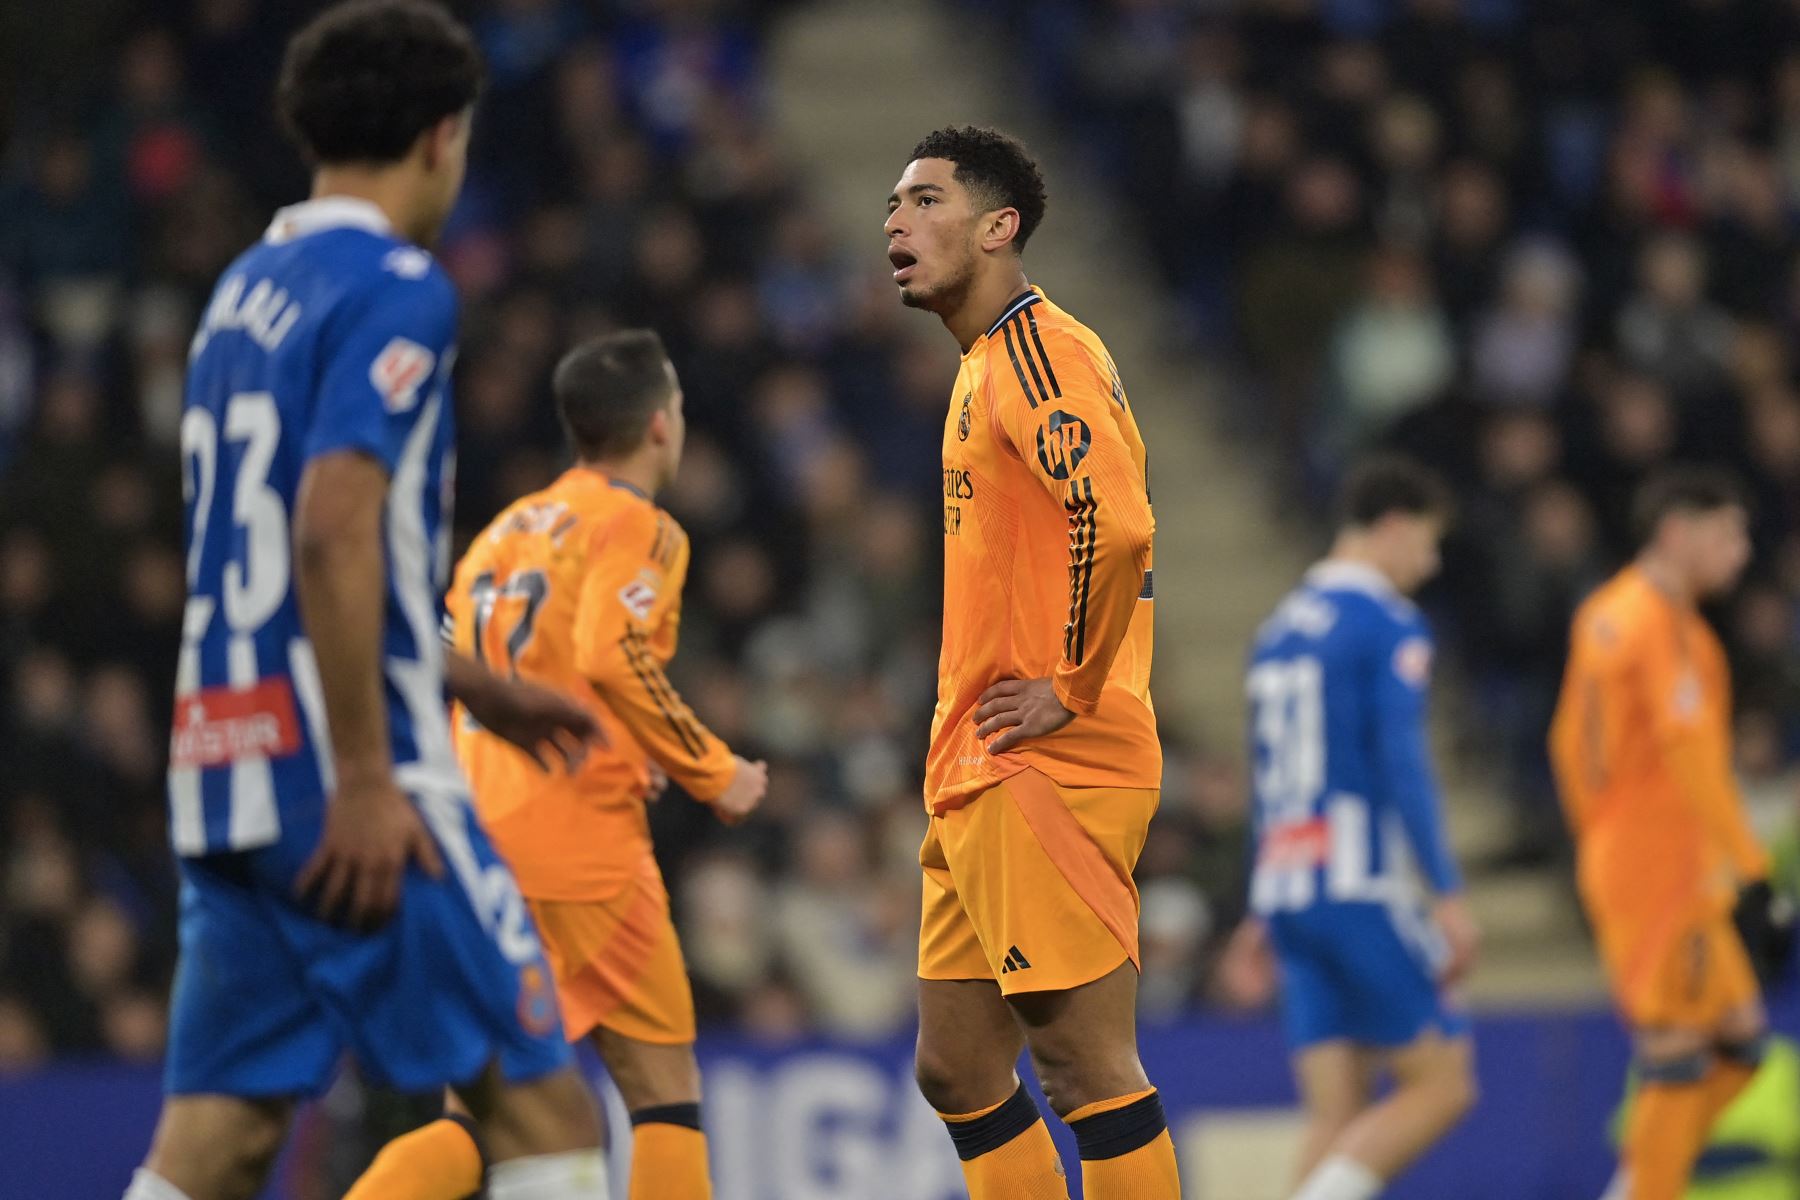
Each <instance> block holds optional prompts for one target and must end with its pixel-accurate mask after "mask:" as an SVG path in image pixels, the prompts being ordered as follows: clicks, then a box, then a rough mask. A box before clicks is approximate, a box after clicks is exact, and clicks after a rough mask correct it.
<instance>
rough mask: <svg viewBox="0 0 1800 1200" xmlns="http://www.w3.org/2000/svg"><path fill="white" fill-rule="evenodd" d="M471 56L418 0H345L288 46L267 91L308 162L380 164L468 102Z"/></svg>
mask: <svg viewBox="0 0 1800 1200" xmlns="http://www.w3.org/2000/svg"><path fill="white" fill-rule="evenodd" d="M481 84H482V65H481V54H480V52H479V51H477V50H476V48H475V42H474V39H472V38H471V37H470V36H469V31H468V30H467V29H465V28H463V26H462V24H461V23H460V22H459V21H457V20H456V18H455V17H453V16H451V15H450V14H449V12H447V11H446V10H445V9H443V8H441V7H440V6H438V5H437V4H433V3H428V2H427V0H351V2H350V3H347V4H340V5H338V6H336V7H334V8H331V9H328V10H326V11H325V12H324V13H322V14H321V15H320V16H318V17H317V18H315V19H314V20H313V21H312V22H311V23H310V24H308V25H307V26H306V27H305V28H304V29H302V30H301V31H300V32H299V33H297V34H295V35H294V40H293V41H292V42H290V43H288V48H287V54H286V56H285V58H284V59H283V60H282V64H281V79H280V82H279V83H277V84H276V87H275V104H276V107H277V108H278V109H279V110H280V113H281V120H282V124H283V125H285V126H286V127H287V130H288V133H289V134H290V135H291V136H292V137H293V139H294V141H295V142H296V143H297V144H298V145H299V147H300V149H301V150H302V151H303V152H304V153H305V154H306V156H307V158H308V159H310V160H311V161H312V162H313V163H314V164H321V163H388V162H394V161H397V160H398V159H401V158H404V157H405V156H406V152H407V151H408V150H410V149H411V148H412V145H413V143H414V142H415V141H417V140H418V137H419V135H420V134H421V133H424V132H425V131H426V130H427V129H430V128H431V127H432V126H433V125H435V124H437V123H438V122H439V121H441V120H443V119H444V118H445V117H448V116H452V115H454V114H456V113H459V112H461V111H462V110H463V109H465V108H468V107H469V106H470V105H472V104H474V103H475V99H476V97H477V96H479V95H480V94H481Z"/></svg>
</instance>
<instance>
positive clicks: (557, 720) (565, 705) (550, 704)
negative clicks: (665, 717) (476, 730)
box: [463, 676, 606, 771]
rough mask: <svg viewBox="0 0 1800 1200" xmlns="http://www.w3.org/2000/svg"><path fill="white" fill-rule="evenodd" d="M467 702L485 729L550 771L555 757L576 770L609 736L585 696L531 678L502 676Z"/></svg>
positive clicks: (473, 714) (566, 766)
mask: <svg viewBox="0 0 1800 1200" xmlns="http://www.w3.org/2000/svg"><path fill="white" fill-rule="evenodd" d="M463 703H464V704H465V705H467V706H468V709H469V715H471V716H473V717H474V718H475V719H476V720H477V721H479V722H480V723H481V725H482V727H483V728H484V729H487V730H488V731H489V732H491V733H493V734H495V735H496V736H499V737H502V738H505V739H506V740H507V741H509V742H511V743H512V744H513V745H515V746H517V747H518V748H519V749H521V750H523V751H524V752H525V753H526V754H528V755H530V756H531V760H532V761H533V762H535V763H537V765H538V766H539V767H540V768H541V769H543V770H545V771H548V770H549V769H550V765H551V761H552V759H555V760H559V761H560V762H561V763H562V765H563V766H564V767H565V768H567V769H568V770H570V771H573V770H575V769H576V768H577V767H579V766H580V765H581V762H582V759H584V758H585V757H586V756H587V748H588V746H589V745H594V744H601V745H604V744H605V741H606V736H605V734H604V733H603V732H602V731H601V729H600V723H599V722H598V721H596V720H595V719H594V714H593V713H591V712H589V711H588V710H587V708H585V707H584V706H583V705H582V704H581V703H580V701H578V700H576V699H575V698H574V697H572V696H565V695H564V694H563V693H561V692H559V691H555V690H553V689H551V688H547V687H541V686H539V685H538V684H535V683H532V682H530V681H528V680H524V679H501V678H499V677H497V676H496V677H495V679H494V681H493V684H492V685H491V686H489V687H486V688H483V689H482V692H481V694H480V695H479V696H475V697H470V698H469V699H466V700H464V701H463Z"/></svg>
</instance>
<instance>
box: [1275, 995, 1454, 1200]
mask: <svg viewBox="0 0 1800 1200" xmlns="http://www.w3.org/2000/svg"><path fill="white" fill-rule="evenodd" d="M1301 1057H1302V1058H1304V1057H1305V1056H1304V1055H1303V1056H1301ZM1383 1065H1385V1066H1386V1068H1387V1069H1388V1070H1389V1071H1390V1072H1391V1073H1392V1074H1393V1076H1394V1090H1393V1091H1392V1092H1391V1093H1389V1094H1388V1096H1387V1097H1386V1098H1385V1099H1383V1100H1381V1101H1379V1102H1378V1103H1376V1104H1374V1105H1373V1106H1370V1107H1368V1108H1366V1109H1364V1110H1363V1111H1362V1112H1361V1113H1360V1114H1359V1115H1357V1116H1356V1117H1355V1118H1354V1119H1352V1120H1351V1121H1350V1122H1349V1124H1347V1125H1346V1126H1345V1127H1344V1128H1343V1131H1342V1132H1341V1133H1340V1134H1339V1135H1338V1137H1337V1139H1336V1140H1335V1141H1334V1142H1333V1143H1332V1144H1331V1145H1330V1146H1329V1147H1328V1148H1327V1151H1326V1154H1325V1157H1324V1158H1323V1160H1322V1161H1321V1162H1320V1163H1319V1165H1318V1166H1317V1167H1316V1168H1314V1169H1313V1170H1312V1171H1311V1172H1310V1173H1309V1174H1308V1175H1307V1177H1306V1179H1305V1181H1304V1182H1303V1183H1302V1184H1301V1185H1300V1188H1299V1190H1298V1191H1297V1192H1295V1193H1294V1197H1295V1200H1372V1198H1373V1197H1374V1196H1376V1195H1378V1194H1379V1193H1380V1191H1381V1188H1382V1187H1383V1186H1384V1184H1385V1182H1386V1181H1387V1180H1390V1179H1392V1178H1393V1177H1394V1176H1395V1175H1398V1174H1399V1173H1400V1172H1401V1171H1403V1170H1404V1169H1406V1167H1407V1166H1409V1165H1411V1163H1412V1162H1413V1161H1414V1160H1415V1159H1417V1158H1418V1157H1419V1156H1420V1155H1421V1154H1423V1153H1425V1151H1426V1150H1428V1149H1430V1148H1431V1146H1432V1145H1433V1144H1434V1143H1436V1142H1437V1141H1438V1139H1439V1138H1441V1137H1443V1136H1444V1135H1445V1134H1446V1133H1448V1132H1449V1131H1450V1130H1451V1129H1452V1128H1454V1127H1455V1125H1456V1123H1457V1122H1458V1121H1460V1120H1462V1118H1463V1117H1464V1115H1466V1114H1467V1113H1468V1111H1469V1109H1471V1108H1473V1107H1474V1105H1475V1095H1476V1089H1475V1068H1474V1051H1473V1047H1472V1046H1471V1045H1470V1044H1469V1040H1468V1039H1467V1038H1447V1037H1445V1036H1443V1035H1442V1034H1441V1033H1438V1032H1437V1031H1435V1030H1433V1031H1430V1032H1428V1033H1426V1034H1425V1035H1424V1036H1422V1037H1420V1038H1419V1039H1418V1040H1417V1041H1415V1042H1413V1043H1412V1044H1411V1045H1409V1046H1406V1047H1403V1048H1402V1049H1399V1050H1396V1051H1393V1052H1391V1053H1389V1054H1387V1055H1385V1056H1384V1062H1383Z"/></svg>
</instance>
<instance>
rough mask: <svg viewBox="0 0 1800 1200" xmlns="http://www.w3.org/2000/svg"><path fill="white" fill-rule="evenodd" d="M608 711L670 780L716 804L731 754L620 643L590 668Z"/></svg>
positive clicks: (643, 659)
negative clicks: (715, 800)
mask: <svg viewBox="0 0 1800 1200" xmlns="http://www.w3.org/2000/svg"><path fill="white" fill-rule="evenodd" d="M587 669H588V673H589V682H590V683H592V685H593V687H594V689H595V691H596V692H598V693H599V695H600V698H601V699H602V700H603V701H604V702H605V703H606V707H607V708H608V709H609V710H610V711H611V712H612V714H613V715H614V716H615V717H617V718H618V719H619V723H620V724H622V725H624V726H625V729H626V731H627V732H629V733H630V734H631V736H632V738H633V739H635V740H636V742H637V743H638V745H640V746H642V747H643V748H644V751H645V753H647V754H648V755H649V756H650V757H651V759H652V760H654V761H655V763H656V765H657V766H659V767H661V768H662V769H663V771H664V773H666V774H667V775H668V777H669V778H670V779H672V780H674V781H675V782H676V783H678V784H680V785H681V788H682V790H683V791H685V792H687V793H688V794H689V795H690V796H692V797H694V798H695V799H696V800H714V799H716V798H718V796H719V795H720V794H721V793H722V792H724V790H725V788H726V787H727V786H728V785H729V784H730V783H731V775H732V770H733V768H734V766H735V763H734V760H733V758H732V754H731V750H730V748H729V747H727V746H726V745H725V743H724V742H722V741H720V740H719V738H718V737H717V736H716V735H715V734H714V733H713V732H712V731H711V730H709V729H707V727H706V726H705V725H704V724H702V723H701V721H700V719H699V718H698V717H696V716H695V715H694V712H693V710H692V709H691V708H689V707H688V706H687V704H686V702H685V701H683V700H682V698H681V695H680V693H679V692H677V691H676V690H675V687H674V685H673V684H671V683H670V682H669V678H668V676H667V675H665V674H664V673H663V670H662V667H661V665H660V664H658V663H657V662H656V661H655V660H654V659H653V658H651V657H650V656H649V654H648V652H647V651H644V650H641V649H637V648H635V647H633V646H631V645H630V644H628V643H626V642H621V643H620V644H619V647H618V651H617V653H616V654H613V655H608V656H607V657H606V659H605V660H603V661H602V662H599V663H592V664H590V665H589V667H588V668H587Z"/></svg>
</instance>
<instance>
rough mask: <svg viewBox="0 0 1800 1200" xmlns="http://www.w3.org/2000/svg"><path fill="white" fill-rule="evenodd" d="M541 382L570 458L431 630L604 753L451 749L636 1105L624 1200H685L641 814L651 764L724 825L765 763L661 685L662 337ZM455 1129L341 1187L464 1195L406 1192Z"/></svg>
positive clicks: (493, 540) (699, 1179) (486, 739)
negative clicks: (576, 724)
mask: <svg viewBox="0 0 1800 1200" xmlns="http://www.w3.org/2000/svg"><path fill="white" fill-rule="evenodd" d="M553 389H554V391H555V393H556V401H557V406H558V409H559V411H560V413H561V416H562V420H563V425H564V428H565V429H566V430H567V431H568V435H569V439H570V441H571V443H572V444H573V446H574V449H575V454H576V460H577V461H576V464H575V466H573V467H571V468H570V469H569V470H568V471H567V472H565V473H564V474H563V475H562V477H561V478H559V479H558V480H557V481H556V482H555V483H553V484H551V485H550V486H549V487H547V488H545V489H544V490H543V491H540V492H534V493H532V494H531V495H529V496H526V497H524V498H523V499H521V500H518V501H516V502H514V503H513V504H512V505H511V506H510V507H509V508H507V509H506V510H505V511H504V512H502V513H501V514H500V515H499V516H498V517H496V518H494V520H493V522H492V523H491V524H490V525H489V526H488V527H487V529H486V530H484V531H483V532H482V534H481V535H480V536H479V537H478V538H476V540H475V542H474V543H473V544H472V545H471V546H470V548H469V551H468V553H467V554H466V555H465V556H464V557H463V560H462V562H461V563H460V564H459V565H458V567H457V571H456V580H455V583H454V584H453V585H452V587H451V590H450V595H449V601H448V603H449V611H448V613H447V614H446V617H445V621H446V625H447V628H448V630H449V631H450V633H451V636H452V637H453V639H454V645H455V647H456V648H457V649H458V650H460V651H462V652H464V653H466V654H468V655H470V656H471V657H474V658H478V659H480V660H482V661H483V662H485V663H486V664H487V665H488V666H489V668H490V669H492V670H493V671H495V672H496V673H499V674H502V675H511V676H513V677H515V678H519V677H522V678H526V679H530V680H534V681H536V682H538V683H541V684H544V685H548V686H550V687H553V688H555V689H557V690H558V691H560V692H563V693H565V694H568V695H575V696H585V697H587V698H588V700H589V702H590V704H591V706H592V709H593V713H594V716H595V717H596V718H597V719H598V721H599V722H600V725H601V728H602V730H603V732H604V734H605V736H606V745H605V746H604V747H601V748H596V749H595V750H592V751H590V752H589V754H588V755H587V757H586V759H585V760H584V761H583V762H582V763H581V765H580V766H579V767H578V768H577V769H576V770H575V771H574V772H572V773H569V774H562V773H556V774H552V773H547V772H546V771H545V770H544V768H543V767H542V766H540V765H539V764H538V763H537V762H535V761H533V759H532V758H531V757H530V756H528V755H526V754H524V753H523V752H521V751H519V750H517V749H515V748H513V747H512V746H511V745H510V744H509V743H506V742H504V741H502V740H501V739H499V738H498V737H496V736H495V735H494V734H492V733H489V732H488V731H487V730H485V729H483V728H481V726H479V725H478V724H476V723H475V722H474V721H473V720H472V719H471V718H470V717H469V715H468V713H467V712H466V711H464V710H460V709H459V711H458V712H457V714H456V722H455V724H456V749H457V755H458V757H459V758H460V759H461V760H462V764H463V768H464V770H466V771H467V772H468V775H469V780H470V783H471V784H472V785H473V788H474V792H475V803H476V808H477V809H478V810H479V812H480V816H481V821H482V826H483V828H485V829H486V831H487V833H488V836H489V837H490V838H491V839H492V840H493V842H494V844H495V846H496V847H498V848H499V850H500V853H501V855H502V856H503V857H504V858H505V859H506V860H507V862H508V864H509V865H510V866H511V867H512V868H513V872H514V874H515V875H516V876H517V878H518V880H519V890H520V891H521V892H522V893H523V894H524V896H525V898H526V903H527V904H528V906H529V907H530V909H531V915H532V917H533V919H534V920H535V921H536V923H537V928H538V931H539V933H540V934H541V935H542V937H543V941H544V946H545V949H546V950H547V951H548V953H549V958H550V965H551V971H552V973H553V974H554V976H555V984H556V995H557V998H558V1000H559V1002H560V1004H561V1008H562V1018H563V1025H564V1031H565V1032H566V1033H567V1034H568V1036H569V1039H570V1040H571V1041H576V1040H579V1039H581V1038H584V1037H591V1038H592V1039H593V1042H594V1045H595V1048H596V1049H598V1051H599V1052H600V1057H601V1059H602V1060H603V1061H604V1062H605V1063H606V1067H607V1071H608V1072H609V1073H610V1074H611V1075H612V1078H613V1082H614V1083H616V1084H617V1085H618V1088H619V1091H620V1093H621V1094H622V1095H623V1097H624V1100H625V1106H626V1108H627V1109H628V1110H629V1111H630V1113H631V1122H632V1129H633V1141H632V1164H631V1191H630V1196H631V1198H632V1200H702V1198H704V1197H708V1196H710V1195H711V1194H712V1191H711V1183H710V1181H709V1179H708V1175H707V1162H706V1141H705V1137H704V1135H703V1134H702V1133H701V1132H700V1071H699V1067H698V1065H697V1064H696V1062H695V1060H694V1048H693V1043H694V1003H693V996H692V994H691V992H690V991H689V987H688V980H687V973H686V968H685V967H684V965H683V963H682V958H681V947H680V944H679V943H678V942H677V940H676V935H675V926H674V923H673V921H672V920H671V919H670V915H669V897H668V892H667V891H666V890H665V889H664V886H663V879H662V874H661V872H660V871H659V870H658V869H657V865H656V859H655V857H654V856H653V854H652V850H651V842H650V829H649V823H648V820H647V818H646V814H645V801H646V799H647V798H648V797H649V796H651V795H652V792H653V787H654V786H656V785H654V784H653V782H652V775H653V774H654V773H655V772H657V771H659V770H660V771H662V772H666V773H667V776H668V778H670V779H673V780H674V781H675V782H676V783H678V784H680V785H681V786H682V787H683V788H685V789H686V790H687V791H688V792H689V793H690V794H692V795H693V796H694V797H696V798H697V799H699V800H702V801H705V802H707V803H709V804H711V805H712V806H713V808H714V809H715V810H716V811H717V813H718V815H719V816H720V817H721V818H722V819H724V820H726V821H731V822H735V821H738V820H741V819H743V817H744V816H746V815H747V814H748V813H749V812H750V811H751V810H752V809H754V808H755V807H756V805H757V804H758V802H759V801H760V800H761V799H762V796H763V792H764V790H765V789H766V787H767V783H768V775H767V769H766V768H765V766H764V765H763V764H762V763H760V762H757V763H752V762H746V761H745V760H744V759H742V758H738V757H736V756H734V755H733V754H732V752H731V750H730V749H729V748H728V747H727V746H726V745H725V743H723V742H722V741H720V740H719V739H718V738H717V737H715V736H714V735H713V734H712V733H711V732H709V731H708V730H707V729H706V728H705V727H704V726H703V725H701V723H700V722H699V721H698V720H697V719H696V718H695V717H694V714H693V713H692V712H691V711H690V710H689V709H688V707H687V705H685V704H684V703H683V702H682V700H681V697H680V696H679V695H677V694H676V691H675V689H674V687H673V686H672V685H671V684H670V682H669V680H668V677H667V676H666V675H665V674H664V672H663V667H664V664H666V663H667V662H668V660H669V659H670V657H672V656H673V655H674V653H675V642H676V634H677V630H678V628H679V625H680V621H681V590H682V584H683V582H684V580H685V579H686V576H687V567H688V540H687V535H686V534H685V533H683V532H682V529H681V527H680V526H679V525H678V524H676V522H675V519H674V518H673V517H671V516H670V515H669V514H668V513H666V512H664V511H663V510H662V509H660V508H658V507H657V506H656V504H655V502H654V501H653V500H652V499H651V497H652V496H653V495H655V493H656V492H657V491H658V490H660V489H661V488H663V487H664V486H666V485H667V484H668V482H669V481H670V480H671V479H672V478H673V477H674V474H675V469H676V467H677V465H678V464H679V463H680V461H681V447H682V439H683V433H684V429H685V425H684V421H683V417H682V393H681V387H680V384H679V383H678V382H677V380H676V377H675V370H674V367H673V366H672V365H671V364H670V362H669V359H668V356H667V354H666V353H665V352H664V350H663V345H662V341H661V339H660V338H658V337H657V336H656V334H654V333H651V332H649V331H647V330H630V331H625V332H621V333H614V334H609V335H607V336H604V337H600V338H596V339H594V340H593V341H590V342H588V343H586V344H585V345H582V346H580V347H578V348H576V349H575V350H574V351H572V352H571V353H569V354H568V355H567V356H566V357H565V358H564V359H563V360H562V362H561V363H559V364H558V366H557V369H556V374H555V377H554V380H553ZM453 1120H454V1119H453V1118H446V1120H445V1121H444V1122H439V1123H437V1124H436V1125H434V1126H427V1127H426V1129H425V1130H422V1131H419V1132H417V1133H415V1134H412V1135H408V1137H406V1138H401V1139H398V1140H397V1141H395V1142H394V1143H392V1144H391V1145H389V1146H388V1147H387V1148H386V1149H385V1150H384V1151H383V1152H382V1156H381V1158H379V1159H378V1160H377V1163H376V1166H375V1167H374V1168H372V1170H371V1173H370V1175H366V1176H364V1179H363V1180H362V1181H361V1182H360V1183H359V1184H358V1186H359V1187H364V1186H367V1187H368V1190H367V1192H366V1195H367V1196H368V1197H370V1198H371V1200H373V1198H375V1197H384V1198H388V1200H393V1198H396V1197H401V1196H404V1197H406V1200H455V1197H460V1196H461V1195H464V1194H466V1193H467V1192H472V1191H474V1190H475V1188H476V1186H478V1185H479V1182H480V1181H479V1179H477V1180H475V1181H474V1184H473V1185H471V1186H470V1187H468V1188H466V1189H464V1191H463V1192H454V1193H446V1194H444V1195H442V1196H439V1195H438V1194H437V1193H435V1192H431V1193H427V1192H422V1191H419V1192H415V1191H410V1190H405V1189H406V1187H407V1184H406V1179H407V1177H408V1176H409V1175H410V1174H413V1173H414V1172H413V1171H412V1168H413V1166H414V1160H415V1156H419V1155H425V1154H428V1153H430V1152H431V1151H430V1141H431V1139H433V1138H442V1137H445V1136H451V1135H452V1130H453V1128H454V1127H453V1126H452V1124H451V1122H452V1121H453ZM376 1179H379V1180H380V1184H381V1186H376V1185H375V1182H374V1181H375V1180H376ZM362 1194H363V1193H357V1192H352V1193H351V1196H352V1197H360V1195H362Z"/></svg>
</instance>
